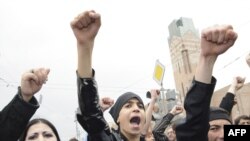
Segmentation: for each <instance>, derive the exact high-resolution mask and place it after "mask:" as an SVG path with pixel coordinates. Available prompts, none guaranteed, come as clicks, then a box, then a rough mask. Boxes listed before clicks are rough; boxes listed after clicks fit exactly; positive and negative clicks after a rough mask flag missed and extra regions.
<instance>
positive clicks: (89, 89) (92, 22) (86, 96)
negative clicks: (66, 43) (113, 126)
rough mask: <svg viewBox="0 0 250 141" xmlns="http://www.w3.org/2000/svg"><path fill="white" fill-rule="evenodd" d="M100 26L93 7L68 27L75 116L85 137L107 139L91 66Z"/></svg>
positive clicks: (99, 140) (99, 17)
mask: <svg viewBox="0 0 250 141" xmlns="http://www.w3.org/2000/svg"><path fill="white" fill-rule="evenodd" d="M100 26H101V16H100V14H98V13H96V12H95V11H93V10H91V11H85V12H83V13H81V14H79V15H78V16H77V17H76V18H75V19H74V20H73V21H72V22H71V28H72V30H73V33H74V35H75V37H76V41H77V53H78V59H77V60H78V66H77V91H78V103H79V109H80V113H78V114H77V120H78V122H79V123H80V125H81V126H82V127H83V128H84V130H85V131H87V132H88V140H89V141H93V140H98V141H102V140H106V139H107V138H108V139H109V138H110V137H109V135H110V130H109V127H108V124H107V122H106V120H105V119H104V116H103V111H102V109H101V107H100V104H99V95H98V89H97V83H96V81H95V79H94V70H93V69H92V52H93V48H94V40H95V37H96V35H97V33H98V30H99V28H100Z"/></svg>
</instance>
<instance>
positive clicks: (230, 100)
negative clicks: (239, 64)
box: [219, 76, 245, 114]
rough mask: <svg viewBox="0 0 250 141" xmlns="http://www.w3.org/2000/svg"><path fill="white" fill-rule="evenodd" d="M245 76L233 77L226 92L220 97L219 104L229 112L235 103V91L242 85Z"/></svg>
mask: <svg viewBox="0 0 250 141" xmlns="http://www.w3.org/2000/svg"><path fill="white" fill-rule="evenodd" d="M244 82H245V78H243V77H240V76H238V77H234V78H233V81H232V84H231V85H230V87H229V89H228V91H227V94H226V95H225V96H224V97H223V98H222V100H221V103H220V106H219V107H221V108H223V109H225V110H227V111H228V112H229V114H231V111H232V108H233V106H234V105H235V104H236V103H235V96H236V92H237V91H238V90H239V89H241V88H242V87H243V85H244Z"/></svg>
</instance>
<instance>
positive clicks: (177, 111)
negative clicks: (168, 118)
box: [170, 105, 183, 115]
mask: <svg viewBox="0 0 250 141" xmlns="http://www.w3.org/2000/svg"><path fill="white" fill-rule="evenodd" d="M182 112H183V107H182V106H180V105H175V106H174V107H173V109H172V110H171V111H170V113H172V114H173V115H178V114H180V113H182Z"/></svg>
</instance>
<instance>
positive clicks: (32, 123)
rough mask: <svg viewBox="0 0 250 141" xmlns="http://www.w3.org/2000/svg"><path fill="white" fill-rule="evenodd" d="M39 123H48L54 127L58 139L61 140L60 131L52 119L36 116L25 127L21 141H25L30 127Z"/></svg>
mask: <svg viewBox="0 0 250 141" xmlns="http://www.w3.org/2000/svg"><path fill="white" fill-rule="evenodd" d="M37 123H43V124H46V125H48V126H49V127H50V128H51V129H52V131H53V133H54V134H55V135H56V138H57V141H61V140H60V137H59V134H58V132H57V130H56V128H55V126H54V125H53V124H52V123H51V122H50V121H48V120H46V119H44V118H35V119H33V120H31V121H30V122H29V123H28V125H27V126H26V128H25V130H24V132H23V134H22V135H21V137H20V138H19V141H25V138H26V136H27V132H28V130H29V128H30V127H31V126H32V125H35V124H37Z"/></svg>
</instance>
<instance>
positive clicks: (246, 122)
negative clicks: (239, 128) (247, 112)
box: [239, 119, 250, 125]
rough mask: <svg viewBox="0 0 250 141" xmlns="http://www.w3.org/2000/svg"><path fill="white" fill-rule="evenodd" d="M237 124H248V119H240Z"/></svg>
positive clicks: (249, 121) (249, 123)
mask: <svg viewBox="0 0 250 141" xmlns="http://www.w3.org/2000/svg"><path fill="white" fill-rule="evenodd" d="M239 125H250V120H249V119H241V120H240V122H239Z"/></svg>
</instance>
